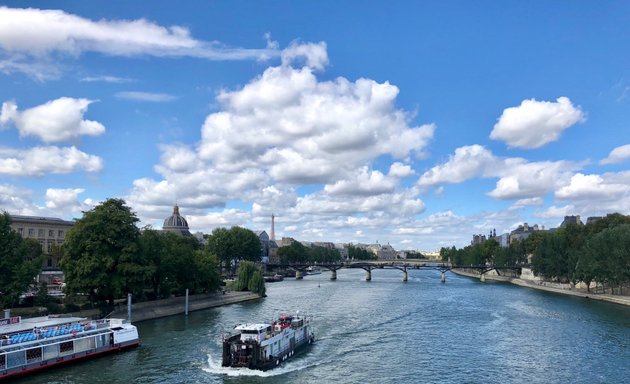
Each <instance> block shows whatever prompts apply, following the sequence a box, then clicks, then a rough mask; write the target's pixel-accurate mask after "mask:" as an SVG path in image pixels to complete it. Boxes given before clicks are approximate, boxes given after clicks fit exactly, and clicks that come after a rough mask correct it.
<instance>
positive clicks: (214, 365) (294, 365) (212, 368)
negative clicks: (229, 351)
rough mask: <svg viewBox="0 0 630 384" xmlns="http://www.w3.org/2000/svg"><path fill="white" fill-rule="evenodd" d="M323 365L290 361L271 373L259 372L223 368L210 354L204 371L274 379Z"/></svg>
mask: <svg viewBox="0 0 630 384" xmlns="http://www.w3.org/2000/svg"><path fill="white" fill-rule="evenodd" d="M320 364H322V362H319V363H314V364H306V363H304V362H301V361H299V360H298V361H290V362H285V363H284V364H283V365H282V366H280V367H277V368H274V369H271V370H269V371H259V370H256V369H249V368H232V367H223V366H221V362H220V361H218V362H217V361H214V359H213V358H212V355H210V354H208V366H207V367H203V368H202V369H203V370H204V371H205V372H208V373H213V374H216V375H226V376H258V377H272V376H280V375H284V374H287V373H291V372H296V371H300V370H302V369H306V368H311V367H316V366H318V365H320Z"/></svg>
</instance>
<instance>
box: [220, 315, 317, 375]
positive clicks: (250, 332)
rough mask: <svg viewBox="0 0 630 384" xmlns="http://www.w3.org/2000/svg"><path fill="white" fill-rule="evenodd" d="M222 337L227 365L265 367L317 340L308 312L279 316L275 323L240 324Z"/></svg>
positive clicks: (225, 365) (268, 367) (279, 361)
mask: <svg viewBox="0 0 630 384" xmlns="http://www.w3.org/2000/svg"><path fill="white" fill-rule="evenodd" d="M234 329H235V330H236V333H235V334H233V335H230V336H227V337H224V339H223V360H222V365H223V366H224V367H234V368H249V369H257V370H262V371H266V370H268V369H271V368H274V367H276V366H278V365H280V363H282V362H283V361H285V360H287V359H289V358H291V357H293V356H294V355H295V354H296V353H298V352H300V351H301V350H303V349H304V348H305V347H306V346H308V345H309V344H311V343H313V341H315V334H314V332H313V327H312V326H311V324H310V320H309V319H308V318H307V317H306V316H299V315H296V316H280V317H279V318H278V320H276V321H274V322H272V323H259V324H241V325H238V326H236V327H235V328H234Z"/></svg>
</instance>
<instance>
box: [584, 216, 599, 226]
mask: <svg viewBox="0 0 630 384" xmlns="http://www.w3.org/2000/svg"><path fill="white" fill-rule="evenodd" d="M601 219H602V217H601V216H591V217H588V218H586V224H587V225H588V224H593V223H595V222H598V221H600V220H601Z"/></svg>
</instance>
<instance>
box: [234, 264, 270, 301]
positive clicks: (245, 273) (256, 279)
mask: <svg viewBox="0 0 630 384" xmlns="http://www.w3.org/2000/svg"><path fill="white" fill-rule="evenodd" d="M235 289H236V290H237V291H250V292H255V293H257V294H259V295H261V296H265V280H264V279H263V276H262V271H261V270H260V269H259V268H258V267H256V265H255V264H254V263H252V262H250V261H242V262H241V263H240V265H239V267H238V278H237V280H236V285H235Z"/></svg>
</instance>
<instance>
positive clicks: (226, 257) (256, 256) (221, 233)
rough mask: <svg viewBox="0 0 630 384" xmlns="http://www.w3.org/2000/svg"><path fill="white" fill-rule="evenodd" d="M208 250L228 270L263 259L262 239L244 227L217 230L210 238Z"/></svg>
mask: <svg viewBox="0 0 630 384" xmlns="http://www.w3.org/2000/svg"><path fill="white" fill-rule="evenodd" d="M206 249H207V251H208V252H210V253H211V254H213V255H215V256H216V257H217V258H218V259H219V261H220V262H221V263H222V264H223V266H224V268H225V269H226V270H227V269H229V268H230V267H232V268H236V265H237V264H238V263H239V262H240V261H242V260H246V261H253V262H259V261H260V260H261V258H262V249H261V244H260V239H258V236H256V234H255V233H254V232H252V231H251V230H249V229H246V228H242V227H236V226H235V227H232V228H230V229H226V228H216V229H215V230H214V231H212V234H211V235H210V236H208V244H207V246H206Z"/></svg>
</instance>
